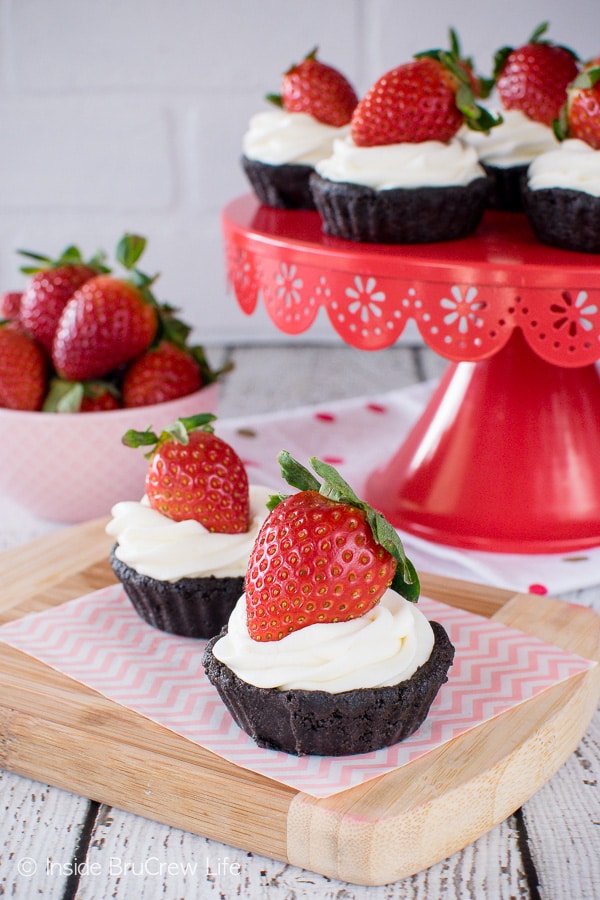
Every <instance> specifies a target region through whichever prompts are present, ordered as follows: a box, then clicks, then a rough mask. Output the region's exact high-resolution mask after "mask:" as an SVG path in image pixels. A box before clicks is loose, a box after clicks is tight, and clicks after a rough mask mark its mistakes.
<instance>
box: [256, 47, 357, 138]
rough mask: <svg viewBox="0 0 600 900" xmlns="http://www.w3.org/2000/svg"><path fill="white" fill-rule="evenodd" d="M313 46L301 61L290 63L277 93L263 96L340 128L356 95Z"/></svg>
mask: <svg viewBox="0 0 600 900" xmlns="http://www.w3.org/2000/svg"><path fill="white" fill-rule="evenodd" d="M317 50H318V48H317V47H315V49H314V50H312V51H311V52H310V53H309V54H308V55H307V56H305V57H304V59H303V60H302V62H301V63H298V64H295V65H293V66H291V67H290V68H289V69H288V70H287V72H286V73H285V74H284V76H283V78H282V81H281V94H280V95H279V94H270V95H269V96H268V98H267V99H269V100H270V101H271V102H272V103H276V104H277V105H278V106H283V108H284V109H286V110H287V111H288V112H301V113H307V115H309V116H312V117H313V118H314V119H317V121H319V122H323V123H324V124H325V125H332V126H334V127H335V128H340V127H342V126H343V125H347V124H348V122H349V121H350V119H351V118H352V113H353V111H354V107H355V106H356V104H357V103H358V97H357V96H356V93H355V91H354V88H353V87H352V85H351V84H350V82H349V81H348V80H347V78H345V76H344V75H342V73H341V72H338V70H337V69H334V68H333V67H332V66H328V65H326V64H325V63H322V62H321V61H320V60H318V59H317Z"/></svg>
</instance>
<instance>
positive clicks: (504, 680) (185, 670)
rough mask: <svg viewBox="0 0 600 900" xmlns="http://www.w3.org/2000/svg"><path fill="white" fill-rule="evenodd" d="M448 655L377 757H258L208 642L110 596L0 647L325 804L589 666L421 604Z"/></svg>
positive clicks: (112, 590) (22, 625)
mask: <svg viewBox="0 0 600 900" xmlns="http://www.w3.org/2000/svg"><path fill="white" fill-rule="evenodd" d="M419 606H420V608H421V609H422V610H423V612H424V613H425V615H427V617H428V618H430V619H436V620H437V621H439V622H441V623H442V624H443V625H444V627H445V628H446V630H447V631H448V633H449V635H450V638H451V640H452V642H453V644H454V645H455V647H456V661H455V664H454V665H453V667H452V669H451V672H450V678H449V681H448V683H447V684H446V685H444V686H443V688H442V689H441V691H440V693H439V694H438V697H437V698H436V700H435V702H434V704H433V706H432V709H431V712H430V715H429V717H428V719H427V721H426V722H425V723H424V725H423V726H422V727H421V728H420V729H419V731H418V732H417V733H416V734H414V735H413V736H412V737H410V738H408V739H407V740H406V741H404V742H402V743H400V744H396V745H395V746H393V747H389V748H387V749H383V750H378V751H377V752H374V753H366V754H360V755H355V756H346V757H337V758H335V757H318V756H308V757H300V758H298V757H294V756H290V755H288V754H286V753H278V752H276V751H272V750H261V749H260V748H258V747H256V746H255V744H254V743H253V741H251V740H250V738H249V737H248V736H247V735H246V734H245V733H244V732H243V731H241V730H240V729H239V728H238V727H237V726H236V725H235V723H234V722H233V720H232V719H231V716H230V715H229V713H228V712H227V710H226V709H225V708H224V707H223V705H222V703H221V701H220V699H219V697H218V695H217V693H216V691H215V689H214V688H213V687H212V685H211V684H210V683H209V682H208V681H207V679H206V677H205V675H204V670H203V667H202V652H203V649H204V643H205V642H204V641H196V640H192V639H189V638H180V637H174V636H173V635H168V634H165V633H163V632H161V631H157V630H156V629H154V628H152V627H150V626H149V625H146V624H145V623H144V622H143V621H141V620H140V619H139V618H138V616H137V614H136V613H135V612H134V610H133V608H132V606H131V604H130V603H129V601H128V600H127V597H126V595H125V593H124V592H123V590H122V589H121V587H120V586H118V585H113V586H110V587H108V588H104V589H102V590H100V591H96V592H94V593H93V594H88V595H86V596H84V597H81V598H80V599H78V600H74V601H72V602H70V603H65V604H63V605H62V606H58V607H55V608H54V609H51V610H47V611H45V612H43V613H37V614H32V615H30V616H26V617H25V618H23V619H20V620H17V621H16V622H12V623H9V624H8V625H4V626H3V627H2V628H0V640H2V641H4V642H5V643H7V644H11V645H12V646H13V647H17V648H19V649H20V650H22V651H24V652H26V653H28V654H29V655H31V656H34V657H36V658H38V659H40V660H42V661H43V662H45V663H47V664H48V665H50V666H52V667H53V668H55V669H58V670H59V671H61V672H63V673H64V674H65V675H68V676H69V677H71V678H73V679H75V680H76V681H79V682H82V683H83V684H86V685H88V686H89V687H91V688H93V689H95V690H97V691H99V692H100V693H101V694H103V695H105V696H106V697H109V698H110V699H112V700H113V701H115V702H117V703H119V704H121V705H122V706H126V707H129V708H130V709H132V710H135V711H137V712H139V713H141V714H142V715H144V716H146V717H148V718H149V719H152V720H154V721H156V722H159V723H160V724H162V725H164V726H166V727H167V728H169V729H171V730H172V731H174V732H177V733H178V734H180V735H182V736H183V737H185V738H187V739H188V740H191V741H195V742H196V743H198V744H200V745H202V746H203V747H205V748H207V749H209V750H211V751H212V752H213V753H216V754H219V755H220V756H222V757H224V758H225V759H228V760H230V761H231V762H233V763H235V764H236V765H238V766H241V767H243V768H247V769H250V770H252V771H254V772H258V773H261V774H263V775H266V776H268V777H269V778H272V779H275V780H277V781H280V782H282V783H283V784H286V785H289V786H291V787H293V788H295V789H297V790H300V791H304V792H306V793H308V794H312V795H313V796H315V797H327V796H330V795H332V794H335V793H337V792H339V791H342V790H345V789H346V788H348V787H351V786H353V785H356V784H360V783H362V782H364V781H367V780H369V779H371V778H375V777H376V776H378V775H382V774H384V773H385V772H388V771H390V770H392V769H395V768H397V767H399V766H402V765H405V764H406V763H409V762H411V761H412V760H414V759H416V758H417V757H418V756H421V755H422V754H424V753H427V752H428V751H430V750H432V749H434V748H435V747H437V746H439V745H440V744H443V743H445V742H447V741H449V740H451V739H452V738H454V737H456V736H457V735H459V734H461V733H463V732H465V731H467V730H468V729H470V728H473V727H474V726H476V725H478V724H479V723H480V722H483V721H485V720H487V719H490V718H492V717H494V716H497V715H499V714H500V713H502V712H504V711H505V710H507V709H509V708H510V707H513V706H515V705H517V704H518V703H522V702H524V701H525V700H527V699H529V698H530V697H533V696H535V695H536V694H538V693H539V692H540V691H543V690H544V689H546V688H548V687H550V686H551V685H554V684H556V683H557V682H559V681H562V680H565V679H567V678H571V677H572V676H574V675H576V674H578V673H579V672H582V671H585V670H587V669H588V668H590V667H591V666H593V665H596V663H594V662H593V661H590V660H585V659H583V658H582V657H579V656H576V655H574V654H571V653H568V652H566V651H564V650H561V649H560V648H558V647H555V646H554V645H552V644H546V643H544V642H543V641H541V640H539V639H537V638H535V637H532V636H530V635H527V634H524V633H523V632H520V631H517V630H515V629H511V628H507V627H506V626H505V625H502V624H501V623H498V622H494V621H492V620H489V619H485V618H482V617H480V616H475V615H473V614H471V613H469V612H466V611H464V610H461V609H456V608H453V607H449V606H446V605H444V604H442V603H438V602H436V601H434V600H431V599H429V598H428V597H422V598H421V599H420V601H419Z"/></svg>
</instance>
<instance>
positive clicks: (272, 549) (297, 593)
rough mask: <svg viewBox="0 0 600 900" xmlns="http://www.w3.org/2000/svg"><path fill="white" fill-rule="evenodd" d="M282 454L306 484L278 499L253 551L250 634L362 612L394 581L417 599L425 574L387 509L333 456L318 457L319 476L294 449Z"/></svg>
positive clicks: (286, 466) (267, 636) (287, 472)
mask: <svg viewBox="0 0 600 900" xmlns="http://www.w3.org/2000/svg"><path fill="white" fill-rule="evenodd" d="M278 460H279V463H280V466H281V471H282V474H283V476H284V478H285V479H286V480H287V481H288V483H289V484H291V485H293V486H294V487H297V488H298V489H299V491H298V493H296V494H292V495H289V496H277V497H274V498H273V499H272V502H271V504H270V506H269V508H270V509H271V513H270V515H269V516H268V517H267V519H266V520H265V522H264V523H263V526H262V528H261V530H260V532H259V534H258V537H257V539H256V542H255V544H254V548H253V550H252V553H251V555H250V560H249V563H248V569H247V574H246V615H247V622H248V631H249V634H250V636H251V637H252V638H253V639H254V640H257V641H277V640H281V638H283V637H285V636H286V635H287V634H291V632H293V631H297V630H299V629H301V628H305V627H306V626H307V625H313V624H317V623H327V622H344V621H348V620H349V619H353V618H357V617H359V616H362V615H365V614H366V613H367V612H369V611H370V610H371V609H372V608H373V607H374V606H375V605H376V604H377V603H378V602H379V600H380V599H381V597H382V596H383V594H384V593H385V591H386V590H387V588H388V587H392V589H393V590H395V591H397V592H398V593H399V594H401V595H402V596H404V597H406V598H407V599H409V600H412V601H415V600H417V598H418V596H419V579H418V576H417V573H416V572H415V569H414V567H413V565H412V563H411V562H410V561H409V560H408V559H407V558H406V556H405V554H404V549H403V547H402V543H401V541H400V538H399V537H398V534H397V533H396V531H395V530H394V528H393V527H392V526H391V525H390V524H389V522H388V521H387V520H386V519H385V518H384V517H383V516H382V515H381V513H378V512H376V511H375V510H374V509H372V508H371V507H370V506H369V505H368V504H367V503H364V502H363V501H362V500H360V499H359V498H358V497H357V496H356V494H355V493H354V491H353V490H352V488H351V487H350V486H349V485H348V484H347V483H346V482H345V481H344V479H343V478H342V477H341V476H340V474H339V473H338V472H337V471H336V470H335V469H334V468H333V467H332V466H330V465H328V464H327V463H324V462H322V461H320V460H318V459H315V458H314V457H313V458H311V460H310V463H311V466H312V467H313V469H314V471H315V472H316V473H317V475H319V476H320V477H321V478H322V482H319V480H318V479H317V478H315V476H314V475H313V474H312V472H310V471H309V470H308V469H306V468H305V467H304V466H302V465H301V464H300V463H298V462H297V461H296V460H295V459H293V458H292V457H291V456H290V454H289V453H288V452H287V451H282V452H281V453H280V454H279V457H278Z"/></svg>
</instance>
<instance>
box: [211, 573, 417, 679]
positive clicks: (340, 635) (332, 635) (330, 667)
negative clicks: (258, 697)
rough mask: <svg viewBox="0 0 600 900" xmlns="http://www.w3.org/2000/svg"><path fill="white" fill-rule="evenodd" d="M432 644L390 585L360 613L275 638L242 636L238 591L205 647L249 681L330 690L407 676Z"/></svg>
mask: <svg viewBox="0 0 600 900" xmlns="http://www.w3.org/2000/svg"><path fill="white" fill-rule="evenodd" d="M433 644H434V635H433V631H432V628H431V625H430V624H429V622H428V621H427V619H426V618H425V616H424V615H423V613H422V612H421V611H420V610H419V609H417V607H416V605H415V604H414V603H409V602H408V601H407V600H405V599H404V598H403V597H401V596H400V595H399V594H397V593H396V592H395V591H392V590H391V589H388V590H387V591H386V592H385V594H384V595H383V597H382V598H381V600H380V601H379V603H378V604H377V606H375V607H374V609H372V610H371V611H370V612H368V613H367V614H366V615H364V616H360V617H359V618H356V619H350V621H348V622H330V623H316V624H315V625H307V626H306V627H305V628H301V629H300V630H299V631H294V632H292V634H289V635H286V637H284V638H282V639H281V640H279V641H255V640H253V639H252V638H251V637H250V635H249V633H248V628H247V624H246V597H245V594H243V595H242V596H241V598H240V599H239V601H238V603H237V604H236V606H235V608H234V610H233V612H232V614H231V616H230V619H229V625H228V632H227V634H225V635H224V636H223V637H222V638H219V640H218V641H217V642H216V643H215V645H214V647H213V654H214V656H215V657H216V658H217V659H218V660H220V661H221V662H222V663H225V665H227V666H228V667H229V668H230V669H231V670H232V671H233V672H235V674H236V675H237V676H238V677H239V678H241V679H243V680H244V681H246V682H247V683H249V684H253V685H255V686H256V687H264V688H276V689H278V690H281V691H285V690H291V689H301V690H309V691H316V690H320V691H327V692H328V693H331V694H338V693H341V692H342V691H350V690H355V689H357V688H372V687H384V686H386V685H394V684H398V683H399V682H401V681H406V680H408V679H409V678H411V677H412V675H414V673H415V672H416V670H417V669H418V667H419V666H420V665H422V664H423V663H424V662H426V661H427V660H428V659H429V657H430V655H431V651H432V648H433Z"/></svg>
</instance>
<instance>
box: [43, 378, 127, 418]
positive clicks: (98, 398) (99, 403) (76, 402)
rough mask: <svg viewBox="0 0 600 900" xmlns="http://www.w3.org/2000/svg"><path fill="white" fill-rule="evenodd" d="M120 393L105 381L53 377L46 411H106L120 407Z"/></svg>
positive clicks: (45, 407)
mask: <svg viewBox="0 0 600 900" xmlns="http://www.w3.org/2000/svg"><path fill="white" fill-rule="evenodd" d="M120 408H121V403H120V402H119V393H118V391H117V389H116V388H115V386H114V385H113V384H112V383H109V382H104V381H65V380H64V379H62V378H53V379H52V380H51V381H50V386H49V388H48V393H47V394H46V398H45V400H44V406H43V410H44V412H59V413H76V412H105V411H107V410H112V409H120Z"/></svg>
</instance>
